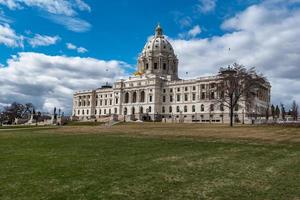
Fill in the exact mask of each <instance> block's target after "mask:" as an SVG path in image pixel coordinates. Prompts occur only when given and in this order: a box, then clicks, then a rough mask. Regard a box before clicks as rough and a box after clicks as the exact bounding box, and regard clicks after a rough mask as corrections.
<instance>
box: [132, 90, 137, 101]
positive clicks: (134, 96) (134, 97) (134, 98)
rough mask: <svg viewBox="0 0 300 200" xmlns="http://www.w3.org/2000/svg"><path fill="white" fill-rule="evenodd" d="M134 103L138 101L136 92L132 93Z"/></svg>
mask: <svg viewBox="0 0 300 200" xmlns="http://www.w3.org/2000/svg"><path fill="white" fill-rule="evenodd" d="M132 103H136V92H133V94H132Z"/></svg>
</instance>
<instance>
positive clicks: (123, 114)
mask: <svg viewBox="0 0 300 200" xmlns="http://www.w3.org/2000/svg"><path fill="white" fill-rule="evenodd" d="M137 68H138V69H137V70H138V71H137V73H136V74H135V76H133V77H129V78H128V79H126V80H123V79H122V80H118V81H116V82H115V83H114V84H113V86H112V87H110V86H103V87H102V88H98V89H95V90H88V91H79V92H76V93H75V94H74V97H73V117H74V118H78V119H79V120H98V121H101V120H103V119H105V118H107V117H109V116H111V115H114V116H116V117H118V118H119V119H120V120H127V121H128V120H137V119H139V120H152V121H153V120H155V121H163V122H209V123H210V122H218V123H223V122H228V120H229V111H228V109H227V108H226V107H223V106H221V105H220V104H218V103H217V100H216V99H217V98H218V93H217V91H216V84H217V83H218V80H219V77H218V76H209V77H200V78H197V79H192V80H182V79H179V78H178V59H177V57H176V55H175V53H174V50H173V48H172V46H171V44H170V43H169V42H168V41H167V40H166V39H165V37H164V36H163V34H162V29H161V28H160V26H158V27H157V28H156V34H155V36H153V38H152V39H150V40H149V41H148V42H147V44H146V45H145V47H144V49H143V51H142V53H141V55H140V57H139V58H138V67H137ZM269 103H270V86H269V85H264V86H262V87H261V88H260V89H259V91H258V93H257V97H256V98H255V99H254V100H253V101H251V102H240V103H239V106H238V107H237V108H236V110H235V121H236V122H241V123H242V122H245V123H249V122H250V121H251V120H252V119H253V118H254V117H257V116H262V115H264V114H265V110H266V108H267V106H268V105H269Z"/></svg>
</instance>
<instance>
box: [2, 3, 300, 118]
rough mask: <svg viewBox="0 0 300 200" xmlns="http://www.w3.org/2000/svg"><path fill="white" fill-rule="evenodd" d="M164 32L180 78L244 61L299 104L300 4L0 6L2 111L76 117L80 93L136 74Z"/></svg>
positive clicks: (276, 99) (277, 96)
mask: <svg viewBox="0 0 300 200" xmlns="http://www.w3.org/2000/svg"><path fill="white" fill-rule="evenodd" d="M158 23H160V25H161V27H162V28H163V30H164V34H165V35H166V37H167V38H168V40H169V41H170V43H171V44H172V45H173V47H174V50H175V53H176V55H177V56H178V59H179V75H180V77H181V78H183V79H190V78H197V77H201V76H207V75H214V74H216V73H217V72H218V70H219V68H220V67H226V66H228V65H229V64H232V63H234V62H237V63H240V64H243V65H245V66H247V67H255V68H256V69H257V71H258V72H259V73H263V74H264V75H265V76H266V77H267V78H268V80H269V81H270V83H271V85H272V97H271V98H272V99H271V100H272V103H274V104H279V103H281V102H282V103H284V104H286V105H287V106H288V105H290V104H291V103H292V101H293V100H296V101H297V102H299V103H300V87H299V86H300V42H299V38H300V0H230V1H229V0H184V1H183V0H164V1H162V0H152V1H144V0H118V1H107V0H101V1H100V0H0V107H3V106H7V105H9V104H10V103H12V102H14V101H17V102H20V103H27V102H32V103H34V105H35V106H36V107H37V109H39V110H42V111H51V110H53V107H57V108H61V109H62V110H64V111H65V113H70V111H71V109H72V95H73V93H74V91H78V90H85V89H95V88H98V87H100V86H101V85H103V84H105V83H106V82H109V83H113V82H114V81H115V80H117V79H120V78H126V77H128V76H130V75H132V73H133V72H134V71H135V69H136V63H137V57H138V55H139V53H140V52H141V51H142V49H143V47H144V45H145V43H146V42H147V39H148V38H149V37H150V36H151V35H153V34H154V29H155V27H156V25H157V24H158ZM229 49H230V50H229ZM186 72H188V73H186Z"/></svg>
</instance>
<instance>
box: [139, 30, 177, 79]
mask: <svg viewBox="0 0 300 200" xmlns="http://www.w3.org/2000/svg"><path fill="white" fill-rule="evenodd" d="M137 64H138V67H137V68H138V70H137V73H136V74H146V75H156V76H159V77H165V78H168V79H169V80H177V79H178V59H177V57H176V55H175V53H174V50H173V47H172V45H171V44H170V42H169V41H168V40H167V39H166V38H165V36H164V35H163V30H162V28H161V27H160V25H158V26H157V27H156V29H155V35H154V36H153V37H152V38H151V39H150V40H149V41H148V42H147V43H146V45H145V46H144V49H143V51H142V53H141V54H140V56H139V58H138V63H137Z"/></svg>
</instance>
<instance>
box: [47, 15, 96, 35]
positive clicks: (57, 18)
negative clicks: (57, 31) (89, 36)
mask: <svg viewBox="0 0 300 200" xmlns="http://www.w3.org/2000/svg"><path fill="white" fill-rule="evenodd" d="M45 17H46V18H48V19H50V20H52V21H53V22H54V23H57V24H60V25H63V26H64V27H65V28H66V29H68V30H70V31H74V32H86V31H89V30H90V29H91V27H92V25H91V24H90V23H89V22H87V21H85V20H82V19H79V18H76V17H68V16H64V15H48V16H45Z"/></svg>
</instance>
